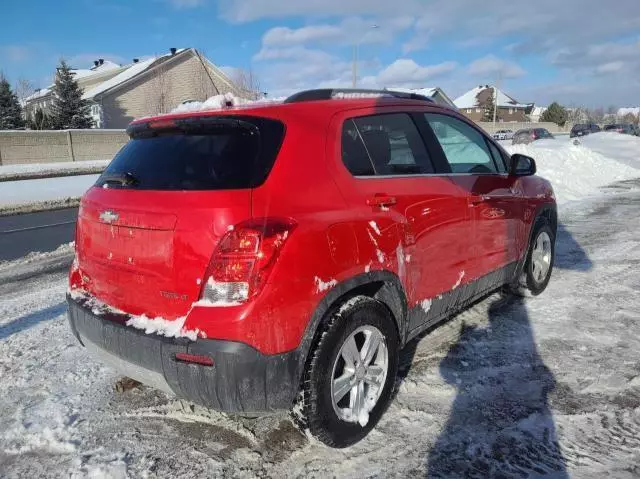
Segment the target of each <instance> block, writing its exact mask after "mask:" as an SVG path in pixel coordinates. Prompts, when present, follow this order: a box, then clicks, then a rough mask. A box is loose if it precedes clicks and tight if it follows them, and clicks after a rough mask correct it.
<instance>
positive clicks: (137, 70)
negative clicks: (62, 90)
mask: <svg viewBox="0 0 640 479" xmlns="http://www.w3.org/2000/svg"><path fill="white" fill-rule="evenodd" d="M186 52H192V53H193V54H196V55H197V52H196V51H195V50H194V49H193V48H178V49H177V50H176V53H175V54H172V53H168V54H166V55H160V56H157V57H151V58H149V59H147V60H144V61H139V62H136V63H130V64H128V65H124V66H120V65H118V64H116V63H113V62H110V61H108V60H107V61H105V62H104V63H103V64H102V65H99V66H96V67H92V68H91V69H89V70H82V69H75V70H72V73H73V74H74V76H75V78H76V79H86V78H89V77H91V76H98V75H101V74H104V73H106V72H108V71H112V72H113V70H116V69H122V71H121V72H119V73H117V74H116V75H115V76H113V77H112V78H109V79H108V80H106V81H104V82H102V83H98V84H97V85H95V86H94V87H93V88H89V89H87V90H85V92H84V93H83V95H82V98H83V99H85V100H94V99H95V98H96V97H98V96H100V95H103V94H105V93H107V92H110V91H111V90H114V89H115V88H118V87H120V86H123V85H125V84H127V83H128V82H130V81H131V80H133V79H134V78H137V77H138V76H140V75H142V74H143V73H145V72H147V71H148V70H150V69H151V68H153V67H154V66H156V65H158V64H160V63H163V62H165V61H167V60H172V59H173V58H177V57H178V56H179V55H181V54H184V53H186ZM203 61H205V62H206V64H207V65H208V67H209V68H210V70H211V71H212V73H213V75H214V76H215V78H216V80H217V81H220V82H222V83H226V84H227V85H228V86H231V87H232V89H235V90H237V91H238V93H241V92H240V89H239V88H238V87H237V85H235V84H234V83H233V82H232V81H231V80H229V78H227V76H226V75H225V74H224V72H222V70H220V69H219V68H218V67H216V66H215V65H214V64H213V63H211V62H210V61H209V60H208V59H206V58H203ZM52 88H53V85H51V86H49V87H47V88H43V89H41V90H39V91H37V92H36V93H34V94H33V95H31V96H29V97H27V98H26V99H25V101H31V100H36V99H38V98H42V97H44V96H47V95H48V94H50V93H51V90H52Z"/></svg>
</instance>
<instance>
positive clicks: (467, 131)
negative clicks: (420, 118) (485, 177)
mask: <svg viewBox="0 0 640 479" xmlns="http://www.w3.org/2000/svg"><path fill="white" fill-rule="evenodd" d="M424 116H425V118H426V120H427V122H428V123H429V126H430V127H431V129H432V130H433V132H434V134H435V136H436V138H437V139H438V142H439V143H440V146H441V147H442V150H443V152H444V155H445V157H446V159H447V162H448V163H449V166H450V167H451V172H452V173H471V174H492V173H498V170H497V168H496V165H495V163H494V162H493V159H492V157H491V153H490V152H489V148H488V147H487V142H486V141H485V139H484V137H483V136H482V134H480V132H478V131H477V130H475V129H474V128H472V127H471V126H469V125H467V124H466V123H464V122H463V121H460V120H458V119H457V118H453V117H450V116H447V115H440V114H436V113H425V115H424Z"/></svg>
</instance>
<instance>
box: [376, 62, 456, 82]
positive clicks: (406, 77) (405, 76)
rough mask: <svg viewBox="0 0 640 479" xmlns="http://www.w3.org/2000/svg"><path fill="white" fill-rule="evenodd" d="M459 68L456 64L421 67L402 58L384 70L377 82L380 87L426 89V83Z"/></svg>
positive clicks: (447, 63) (446, 63) (448, 63)
mask: <svg viewBox="0 0 640 479" xmlns="http://www.w3.org/2000/svg"><path fill="white" fill-rule="evenodd" d="M457 66H458V64H457V63H455V62H444V63H440V64H438V65H429V66H421V65H418V64H417V63H416V62H415V61H413V60H411V59H410V58H400V59H398V60H396V61H395V62H393V63H392V64H391V65H389V66H388V67H386V68H385V69H384V70H382V71H381V72H380V73H379V74H378V77H377V80H378V83H379V84H380V85H385V86H387V85H388V86H398V87H408V88H411V87H424V86H425V82H426V81H429V80H431V79H432V78H435V77H438V76H442V75H444V74H446V73H450V72H452V71H453V70H455V69H456V68H457Z"/></svg>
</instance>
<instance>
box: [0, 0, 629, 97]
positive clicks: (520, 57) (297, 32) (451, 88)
mask: <svg viewBox="0 0 640 479" xmlns="http://www.w3.org/2000/svg"><path fill="white" fill-rule="evenodd" d="M374 25H377V28H372V26H374ZM356 43H357V44H358V45H359V48H358V53H359V55H358V58H359V61H358V67H359V84H360V86H367V87H393V86H396V87H398V86H402V87H426V86H440V87H441V88H443V89H444V90H445V92H447V93H448V94H449V95H450V96H452V97H455V96H457V95H459V94H462V93H464V92H465V91H466V90H469V89H470V88H472V87H473V86H476V85H478V84H484V83H493V82H495V81H496V79H497V78H501V87H502V89H503V90H505V92H507V93H509V94H511V95H512V96H514V97H515V98H517V99H518V100H519V101H522V102H536V103H537V104H546V103H548V102H550V101H552V100H558V101H560V102H563V103H565V104H579V105H588V106H596V105H602V106H605V107H606V106H609V105H618V106H631V105H634V106H635V105H640V0H616V1H615V2H607V1H603V0H536V1H531V0H512V1H505V0H483V1H482V2H480V1H477V0H395V1H390V0H384V1H382V0H300V1H298V2H295V1H292V0H146V1H143V0H130V1H119V0H67V1H65V2H52V1H50V0H23V1H21V2H16V1H12V0H9V1H8V2H7V5H5V6H4V7H3V22H2V29H0V71H2V72H3V73H4V74H5V75H6V76H7V77H8V78H9V80H10V81H11V82H14V83H15V82H16V81H17V80H18V79H19V78H27V79H29V80H31V81H32V82H33V83H34V84H35V85H36V86H37V87H45V86H47V85H48V83H49V82H50V78H51V76H52V74H53V72H54V68H55V65H56V63H57V61H58V59H59V58H60V57H64V58H65V59H67V60H68V61H69V62H70V63H71V65H72V66H73V67H76V68H88V67H89V66H90V65H91V63H92V61H93V60H94V59H96V58H105V59H109V60H112V61H116V62H118V63H128V62H130V61H131V59H132V58H134V57H138V58H141V57H144V56H148V55H156V54H162V53H166V52H167V50H168V49H169V47H172V46H175V47H187V46H189V47H196V48H198V49H200V50H202V51H204V53H205V54H206V55H207V56H208V57H209V58H210V59H211V60H212V61H213V62H214V63H216V64H217V65H219V66H223V67H225V68H227V70H228V71H230V72H232V71H233V70H232V68H244V69H249V68H250V69H252V70H253V71H254V72H255V73H256V74H257V76H258V78H259V79H260V82H261V87H262V89H263V90H265V91H268V92H269V94H270V95H271V96H279V95H284V94H288V93H290V92H292V91H295V90H299V89H303V88H313V87H319V86H349V85H350V83H351V58H352V51H353V45H354V44H356Z"/></svg>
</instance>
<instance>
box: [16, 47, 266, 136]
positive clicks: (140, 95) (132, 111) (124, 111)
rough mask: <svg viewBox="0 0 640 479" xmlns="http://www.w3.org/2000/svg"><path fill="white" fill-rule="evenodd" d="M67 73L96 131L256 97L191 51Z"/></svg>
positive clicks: (45, 93)
mask: <svg viewBox="0 0 640 479" xmlns="http://www.w3.org/2000/svg"><path fill="white" fill-rule="evenodd" d="M72 73H73V75H74V76H75V78H76V80H77V82H78V85H79V86H80V88H81V89H82V90H83V95H82V98H83V99H85V100H88V101H89V102H90V104H91V116H92V117H93V120H94V124H95V125H96V127H97V128H126V126H127V125H128V124H129V122H131V120H133V119H134V118H138V117H141V116H146V115H155V114H160V113H167V112H169V111H171V110H172V109H173V108H175V107H176V106H178V105H179V104H181V103H183V102H187V101H193V100H198V101H204V100H206V99H207V98H209V97H211V96H213V95H217V94H221V93H229V92H230V93H233V94H234V95H236V96H239V97H243V98H249V99H251V98H253V96H255V94H254V93H252V92H248V91H246V90H243V89H242V88H241V87H239V86H238V85H236V84H235V83H234V82H233V81H232V80H231V79H230V78H228V77H227V76H226V75H225V74H224V73H223V72H222V70H220V69H219V68H218V67H216V66H215V65H214V64H213V63H211V62H210V61H209V60H208V59H206V58H205V57H203V56H202V55H201V54H200V53H199V52H198V51H197V50H196V49H194V48H184V49H176V48H171V49H170V50H169V53H168V54H166V55H161V56H157V57H151V58H147V59H144V60H142V59H137V58H134V59H133V61H132V62H131V63H129V64H127V65H118V64H116V63H112V62H107V61H104V60H103V59H98V60H96V61H95V62H94V65H93V67H92V68H90V69H88V70H72ZM52 87H53V85H52V86H50V87H48V88H45V89H42V90H39V91H37V92H36V93H34V94H33V95H31V96H30V97H28V98H27V99H26V105H25V111H26V114H27V115H31V114H35V111H36V110H38V109H42V110H43V111H45V112H46V111H47V110H48V109H49V108H50V107H51V103H52V101H53V93H52Z"/></svg>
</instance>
